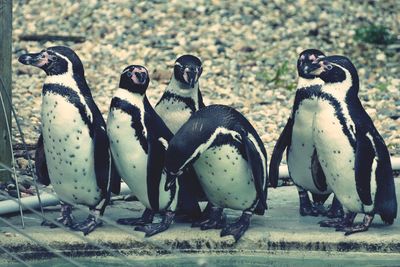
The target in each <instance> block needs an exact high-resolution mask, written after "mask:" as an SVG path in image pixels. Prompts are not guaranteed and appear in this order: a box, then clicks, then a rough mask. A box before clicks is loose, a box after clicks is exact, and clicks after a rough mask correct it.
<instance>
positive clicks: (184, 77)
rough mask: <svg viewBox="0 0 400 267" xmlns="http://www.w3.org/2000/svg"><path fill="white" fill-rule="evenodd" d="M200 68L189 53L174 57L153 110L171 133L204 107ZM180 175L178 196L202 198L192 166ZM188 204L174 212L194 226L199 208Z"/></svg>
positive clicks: (202, 193) (199, 64)
mask: <svg viewBox="0 0 400 267" xmlns="http://www.w3.org/2000/svg"><path fill="white" fill-rule="evenodd" d="M202 72H203V67H202V63H201V60H200V59H199V58H197V57H195V56H193V55H183V56H180V57H179V58H178V59H177V60H176V61H175V64H174V71H173V74H172V77H171V80H170V82H169V84H168V86H167V88H166V89H165V92H164V93H163V95H162V96H161V98H160V100H159V101H158V103H157V104H156V106H155V111H156V112H157V114H158V115H159V116H160V117H161V119H162V120H163V121H164V122H165V124H166V125H167V126H168V128H169V129H170V130H171V132H172V133H173V134H175V133H176V132H177V131H178V130H179V128H180V127H181V126H182V125H183V124H184V123H185V122H186V121H187V120H188V119H189V117H190V116H191V115H192V114H193V113H194V112H196V111H197V110H199V109H201V108H203V107H204V103H203V97H202V95H201V91H200V85H199V78H200V76H201V74H202ZM184 177H185V179H183V178H184ZM180 179H181V185H182V186H183V187H184V188H185V189H184V190H180V194H182V196H180V197H179V199H188V198H190V197H195V198H196V199H199V200H200V199H201V200H204V192H202V190H201V186H200V184H199V182H198V179H197V175H196V173H195V172H194V170H193V168H188V169H187V170H186V171H185V172H184V174H183V175H182V176H181V177H180ZM192 204H193V203H181V202H179V204H178V213H180V214H184V215H188V217H189V219H190V220H192V221H194V224H193V226H197V222H198V221H199V220H200V216H201V210H200V207H199V205H198V204H197V203H196V205H194V206H193V205H192ZM210 208H211V206H210V205H207V207H206V209H205V212H204V214H203V216H207V215H206V214H207V213H208V211H209V210H210Z"/></svg>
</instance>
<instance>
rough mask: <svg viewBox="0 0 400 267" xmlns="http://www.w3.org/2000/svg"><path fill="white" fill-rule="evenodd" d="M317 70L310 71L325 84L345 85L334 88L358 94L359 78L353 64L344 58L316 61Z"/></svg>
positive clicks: (336, 57)
mask: <svg viewBox="0 0 400 267" xmlns="http://www.w3.org/2000/svg"><path fill="white" fill-rule="evenodd" d="M318 64H319V68H317V69H315V70H314V71H312V73H313V74H315V75H316V76H317V77H319V78H320V79H321V80H323V81H324V82H325V84H345V83H346V82H347V83H348V85H347V86H344V87H341V86H336V88H337V89H338V90H340V88H343V90H349V89H351V90H354V91H355V92H356V93H357V92H358V83H359V78H358V74H357V70H356V68H355V67H354V65H353V63H352V62H351V61H350V59H348V58H347V57H344V56H337V55H336V56H329V57H324V58H320V59H318Z"/></svg>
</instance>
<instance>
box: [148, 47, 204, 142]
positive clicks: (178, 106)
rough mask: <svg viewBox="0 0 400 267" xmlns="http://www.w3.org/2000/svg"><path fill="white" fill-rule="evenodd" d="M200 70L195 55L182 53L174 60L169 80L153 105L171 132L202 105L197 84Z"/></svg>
mask: <svg viewBox="0 0 400 267" xmlns="http://www.w3.org/2000/svg"><path fill="white" fill-rule="evenodd" d="M202 72H203V67H202V64H201V61H200V59H199V58H197V57H195V56H192V55H183V56H181V57H179V58H178V59H177V60H176V61H175V65H174V73H173V74H172V77H171V80H170V82H169V84H168V86H167V88H166V89H165V92H164V94H163V95H162V97H161V99H160V100H159V101H158V103H157V104H156V106H155V110H156V112H157V113H158V115H159V116H160V117H161V118H162V119H163V121H164V122H165V124H166V125H167V126H168V128H169V129H170V130H171V132H172V133H173V134H175V133H176V132H177V131H178V130H179V128H181V126H182V125H183V124H184V123H185V122H186V121H187V120H188V119H189V117H190V116H191V115H192V114H193V113H194V112H195V111H197V110H199V109H200V108H203V107H204V103H203V98H202V95H201V92H200V86H199V78H200V76H201V73H202Z"/></svg>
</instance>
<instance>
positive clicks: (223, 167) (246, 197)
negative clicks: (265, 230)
mask: <svg viewBox="0 0 400 267" xmlns="http://www.w3.org/2000/svg"><path fill="white" fill-rule="evenodd" d="M193 166H194V168H195V171H196V173H197V175H198V177H199V180H200V183H201V185H202V187H203V189H204V192H205V193H206V195H207V198H208V199H209V200H210V201H211V202H212V203H213V204H214V205H216V206H219V207H222V208H231V209H236V210H246V209H250V208H253V206H254V205H255V202H256V189H255V185H254V180H253V176H252V173H251V169H250V167H249V166H248V163H247V161H246V160H245V159H244V158H243V157H242V155H241V154H240V153H239V151H238V149H237V148H236V147H234V146H231V145H229V144H226V145H222V146H218V147H211V148H209V149H208V150H206V151H205V152H203V153H202V154H201V156H200V157H199V158H198V159H197V160H196V162H195V163H194V165H193Z"/></svg>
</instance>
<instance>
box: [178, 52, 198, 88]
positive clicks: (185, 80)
mask: <svg viewBox="0 0 400 267" xmlns="http://www.w3.org/2000/svg"><path fill="white" fill-rule="evenodd" d="M202 72H203V67H202V65H201V61H200V59H199V58H197V57H195V56H192V55H183V56H181V57H179V58H178V59H177V60H176V61H175V66H174V77H175V79H176V80H177V81H179V82H180V83H181V84H183V85H184V86H183V88H185V89H192V88H194V86H195V85H196V84H197V82H198V81H199V78H200V76H201V73H202Z"/></svg>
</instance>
